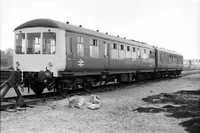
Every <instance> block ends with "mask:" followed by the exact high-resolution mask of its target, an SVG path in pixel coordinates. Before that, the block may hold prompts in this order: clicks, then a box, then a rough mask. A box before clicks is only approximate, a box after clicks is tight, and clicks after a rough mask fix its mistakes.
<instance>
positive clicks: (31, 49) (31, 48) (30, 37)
mask: <svg viewBox="0 0 200 133" xmlns="http://www.w3.org/2000/svg"><path fill="white" fill-rule="evenodd" d="M26 52H27V54H40V53H41V36H40V33H27V50H26Z"/></svg>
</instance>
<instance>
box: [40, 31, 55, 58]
mask: <svg viewBox="0 0 200 133" xmlns="http://www.w3.org/2000/svg"><path fill="white" fill-rule="evenodd" d="M42 49H43V50H42V52H43V54H55V53H56V33H55V32H44V33H43V48H42Z"/></svg>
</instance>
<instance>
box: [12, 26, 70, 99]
mask: <svg viewBox="0 0 200 133" xmlns="http://www.w3.org/2000/svg"><path fill="white" fill-rule="evenodd" d="M63 34H64V32H63V31H62V30H59V29H58V28H51V27H37V26H36V27H28V26H27V27H26V26H24V27H23V28H19V29H17V30H15V52H14V56H13V67H14V69H15V70H17V69H19V70H20V71H22V82H23V84H24V87H30V88H31V89H32V90H33V92H34V93H35V94H36V95H41V93H42V92H43V90H44V88H48V90H50V89H53V88H54V83H53V82H54V79H53V77H57V75H58V71H59V70H64V69H65V64H66V59H65V48H63V46H60V45H59V44H60V43H62V41H63V40H62V39H61V37H60V36H61V35H63Z"/></svg>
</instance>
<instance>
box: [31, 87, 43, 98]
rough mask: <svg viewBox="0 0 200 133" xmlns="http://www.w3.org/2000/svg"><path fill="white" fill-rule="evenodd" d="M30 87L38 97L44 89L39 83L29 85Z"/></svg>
mask: <svg viewBox="0 0 200 133" xmlns="http://www.w3.org/2000/svg"><path fill="white" fill-rule="evenodd" d="M31 89H32V90H33V92H34V93H35V94H36V96H38V97H39V96H41V94H42V92H43V91H44V87H43V86H39V85H35V86H31Z"/></svg>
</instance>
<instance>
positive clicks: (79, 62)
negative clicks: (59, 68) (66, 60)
mask: <svg viewBox="0 0 200 133" xmlns="http://www.w3.org/2000/svg"><path fill="white" fill-rule="evenodd" d="M78 65H79V66H80V67H83V66H84V61H83V60H81V59H80V60H79V61H78Z"/></svg>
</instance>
